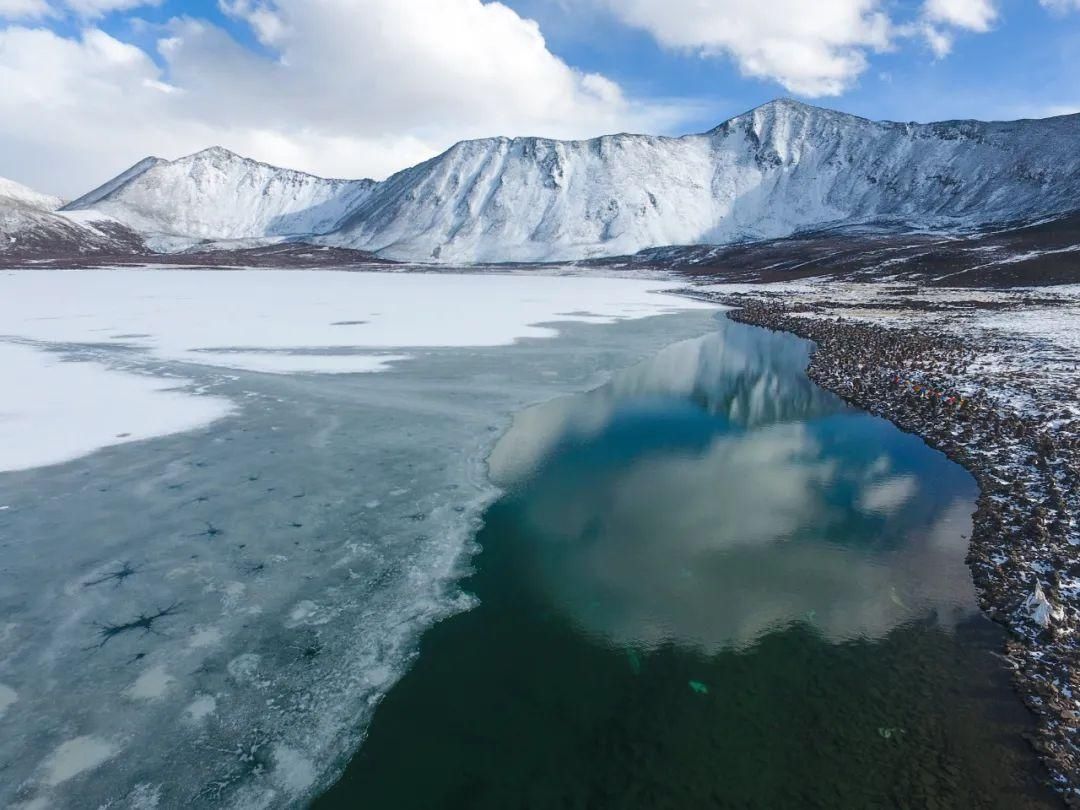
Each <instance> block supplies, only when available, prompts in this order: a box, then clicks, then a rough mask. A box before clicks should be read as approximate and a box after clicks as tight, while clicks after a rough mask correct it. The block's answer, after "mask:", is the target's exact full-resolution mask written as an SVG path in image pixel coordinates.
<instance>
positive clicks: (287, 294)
mask: <svg viewBox="0 0 1080 810" xmlns="http://www.w3.org/2000/svg"><path fill="white" fill-rule="evenodd" d="M664 286H670V285H665V283H664V282H658V281H643V280H639V279H613V278H602V277H584V276H577V277H576V276H558V277H556V276H544V275H538V274H537V275H524V274H516V275H498V274H479V273H473V274H459V273H345V272H335V271H309V272H290V271H274V272H268V271H245V270H239V271H214V270H210V271H202V270H191V271H184V272H178V271H176V270H142V271H130V270H129V271H108V270H85V271H17V272H10V273H5V274H3V275H2V276H0V335H15V336H18V337H22V338H27V339H31V340H39V341H48V342H53V343H57V342H60V343H86V342H102V341H106V342H108V341H112V342H116V343H122V344H127V345H133V346H139V347H145V348H146V349H148V350H149V351H151V352H152V353H153V354H154V355H155V356H157V357H159V358H161V359H169V360H182V361H184V362H188V363H201V364H205V365H220V366H229V367H233V368H239V369H250V370H254V371H274V372H281V373H286V372H289V371H297V372H322V373H333V372H341V373H348V372H356V371H374V370H378V369H379V368H381V367H382V365H383V364H384V362H385V361H386V359H387V358H382V359H380V356H379V355H378V354H375V355H366V356H365V355H356V354H348V353H343V352H344V351H350V350H356V349H374V350H380V349H386V348H391V347H392V348H398V349H401V348H417V347H430V346H499V345H505V344H508V343H513V342H514V341H515V340H518V339H520V338H526V337H545V336H547V337H550V336H551V335H553V334H555V330H554V329H553V328H551V327H550V326H543V325H542V324H551V323H552V322H556V321H584V322H589V323H611V322H612V321H613V320H616V319H619V318H632V317H642V316H645V315H653V314H657V313H658V312H665V311H673V310H676V309H683V310H685V309H690V308H693V307H695V306H698V304H696V302H691V301H686V300H683V299H675V298H672V297H670V296H664V295H659V294H657V293H656V292H655V290H656V289H657V288H662V287H664ZM245 350H246V351H245ZM271 350H273V351H275V352H277V354H268V352H269V351H271ZM373 358H374V359H373ZM393 359H397V358H393Z"/></svg>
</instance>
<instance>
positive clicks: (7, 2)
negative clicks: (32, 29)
mask: <svg viewBox="0 0 1080 810" xmlns="http://www.w3.org/2000/svg"><path fill="white" fill-rule="evenodd" d="M49 11H50V9H49V4H48V3H47V2H46V1H45V0H0V20H20V19H31V18H35V17H44V16H45V15H46V14H48V13H49Z"/></svg>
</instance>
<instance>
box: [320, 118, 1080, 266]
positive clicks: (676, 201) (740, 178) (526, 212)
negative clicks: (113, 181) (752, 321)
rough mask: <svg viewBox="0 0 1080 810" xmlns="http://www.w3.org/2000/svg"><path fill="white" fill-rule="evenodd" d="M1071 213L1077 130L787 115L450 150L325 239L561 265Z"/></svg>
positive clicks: (1053, 123) (1077, 185)
mask: <svg viewBox="0 0 1080 810" xmlns="http://www.w3.org/2000/svg"><path fill="white" fill-rule="evenodd" d="M1078 207H1080V116H1066V117H1059V118H1051V119H1046V120H1041V121H1017V122H1012V123H982V122H975V121H957V122H948V123H940V124H926V125H919V124H896V123H876V122H873V121H868V120H866V119H863V118H858V117H856V116H852V115H846V114H843V113H837V112H833V111H830V110H823V109H819V108H816V107H811V106H808V105H805V104H800V103H797V102H792V101H786V100H784V101H776V102H771V103H769V104H766V105H764V106H762V107H759V108H757V109H755V110H752V111H750V112H748V113H746V114H744V115H740V116H738V117H736V118H733V119H731V120H730V121H727V122H726V123H724V124H721V125H720V126H719V127H717V128H716V129H714V130H712V131H710V132H707V133H704V134H702V135H691V136H685V137H682V138H659V137H649V136H643V135H612V136H608V137H603V138H597V139H594V140H589V141H571V142H565V141H551V140H544V139H539V138H518V139H513V140H508V139H505V138H495V139H489V140H481V141H470V142H467V143H461V144H458V145H456V146H454V147H453V148H451V149H450V150H449V151H447V152H446V153H444V154H442V155H440V156H439V157H437V158H435V159H433V160H430V161H428V162H427V163H424V164H422V165H420V166H417V167H415V168H413V169H408V170H406V171H404V172H401V173H399V174H397V175H395V176H393V177H391V178H390V179H388V180H386V181H385V182H384V183H381V184H380V185H379V186H378V187H377V188H376V189H375V190H374V191H373V192H372V194H371V195H370V196H369V197H368V198H367V199H366V200H365V201H364V203H363V204H362V205H360V206H359V207H358V208H357V209H356V210H355V211H354V212H353V213H352V215H351V217H350V218H349V220H347V221H346V222H345V224H344V226H343V227H342V228H341V229H340V230H339V231H337V232H336V233H333V234H331V235H330V236H328V237H327V240H328V241H330V242H332V243H334V244H338V245H344V246H349V247H362V248H365V249H368V250H373V251H378V252H380V254H382V255H386V256H389V257H391V258H403V259H415V260H431V259H437V260H443V261H447V260H449V261H491V260H522V261H526V260H552V259H556V260H558V259H578V258H584V257H589V256H600V255H619V254H628V253H634V252H636V251H639V250H642V249H644V248H648V247H655V246H660V245H686V244H700V243H711V244H723V243H729V242H733V241H740V240H746V239H760V238H770V237H778V236H785V235H788V234H791V233H793V232H795V231H798V230H801V229H807V228H818V227H823V226H831V225H836V224H852V223H860V222H872V221H881V220H890V221H894V222H895V221H902V222H904V223H906V224H909V225H914V226H919V227H948V226H957V225H975V224H980V223H986V222H997V221H1002V220H1013V219H1023V218H1028V217H1032V216H1037V215H1045V214H1049V213H1054V212H1061V211H1067V210H1070V209H1075V208H1078Z"/></svg>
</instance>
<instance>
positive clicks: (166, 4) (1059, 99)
mask: <svg viewBox="0 0 1080 810" xmlns="http://www.w3.org/2000/svg"><path fill="white" fill-rule="evenodd" d="M531 21H535V24H534V22H531ZM535 25H538V26H539V31H538V32H537V30H536V27H535ZM0 77H6V79H5V84H6V85H7V86H8V87H9V88H11V87H14V88H17V89H16V91H15V92H14V93H5V94H4V98H0V175H3V176H7V177H11V178H13V179H15V180H19V181H20V182H26V183H28V184H32V185H35V186H38V187H42V188H43V190H47V191H54V192H59V193H61V194H65V195H68V196H70V195H72V194H74V193H78V192H79V191H81V190H84V189H85V188H86V187H87V186H88V185H92V184H93V183H95V182H100V181H102V180H104V179H106V178H107V177H108V176H109V175H110V174H111V173H114V172H116V171H119V170H121V169H123V168H124V167H125V166H127V165H129V164H130V163H133V162H134V161H135V160H137V159H139V158H141V157H142V156H144V155H145V154H151V153H153V154H159V155H161V156H163V157H168V158H171V157H176V156H179V155H180V154H183V153H185V152H187V151H194V150H195V149H197V148H200V147H201V146H207V145H210V143H211V142H213V143H220V144H221V145H224V146H227V147H229V148H232V149H234V150H236V151H240V152H243V153H245V154H250V155H252V156H254V157H258V158H260V159H264V160H267V161H270V162H276V163H282V164H286V165H290V166H295V167H297V168H301V169H305V170H309V171H314V172H319V173H323V174H337V175H345V176H356V175H360V174H364V175H371V176H376V177H381V176H385V175H387V174H388V173H390V172H392V171H394V170H396V169H400V168H404V167H405V166H407V165H410V164H411V163H414V162H416V161H418V160H421V159H424V158H426V157H429V156H431V155H433V154H436V153H437V152H438V151H440V150H441V149H443V148H446V147H447V146H449V145H450V144H451V143H453V142H454V141H456V140H458V139H461V138H466V137H480V136H483V135H492V134H507V135H522V134H539V135H549V136H552V137H586V136H592V135H596V134H601V133H603V132H607V131H620V130H637V131H648V132H653V133H658V134H682V133H686V132H697V131H703V130H706V129H709V128H711V127H712V126H715V125H716V124H717V123H719V122H720V121H722V120H725V119H726V118H728V117H730V116H732V115H734V114H737V113H739V112H742V111H744V110H747V109H749V108H751V107H754V106H756V105H758V104H761V103H763V102H765V101H768V100H770V99H772V98H776V97H778V96H792V97H795V98H800V99H802V100H805V101H808V102H811V103H815V104H820V105H822V106H827V107H833V108H836V109H840V110H844V111H847V112H852V113H856V114H859V115H863V116H866V117H870V118H888V119H893V120H918V121H928V120H941V119H947V118H959V117H977V118H997V119H1009V118H1018V117H1035V116H1044V115H1050V114H1060V113H1066V112H1071V111H1075V110H1080V81H1078V79H1080V0H1041V2H1040V0H905V1H904V2H899V1H897V0H816V1H815V2H813V3H811V2H806V1H805V0H711V2H709V3H701V2H698V0H504V5H502V6H498V5H497V4H490V3H484V2H482V0H162V1H161V2H158V3H154V2H149V3H147V2H142V0H0Z"/></svg>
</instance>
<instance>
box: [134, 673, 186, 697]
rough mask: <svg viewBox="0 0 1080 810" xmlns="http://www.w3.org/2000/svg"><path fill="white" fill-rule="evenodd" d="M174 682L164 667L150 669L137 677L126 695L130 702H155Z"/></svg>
mask: <svg viewBox="0 0 1080 810" xmlns="http://www.w3.org/2000/svg"><path fill="white" fill-rule="evenodd" d="M174 680H175V678H173V677H172V676H171V675H170V674H169V673H168V672H167V671H166V670H165V667H164V666H156V667H152V668H151V669H148V670H146V672H144V673H143V674H142V675H140V676H139V677H138V679H137V680H136V681H135V683H133V684H132V685H131V686H130V687H129V688H128V690H127V692H126V694H127V696H128V697H129V698H131V699H132V700H155V699H157V698H160V697H161V696H163V695H164V694H165V692H166V691H167V690H168V688H169V685H170V684H171V683H172V682H173V681H174Z"/></svg>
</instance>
